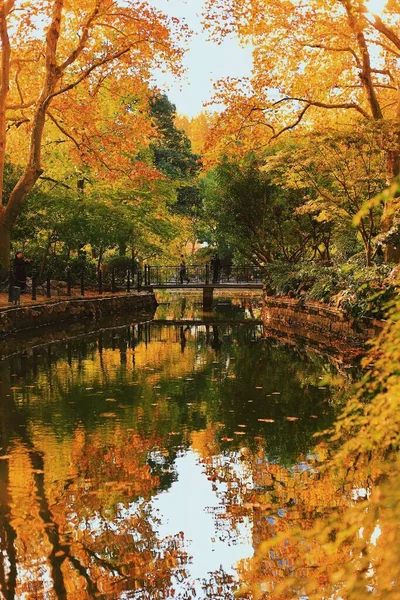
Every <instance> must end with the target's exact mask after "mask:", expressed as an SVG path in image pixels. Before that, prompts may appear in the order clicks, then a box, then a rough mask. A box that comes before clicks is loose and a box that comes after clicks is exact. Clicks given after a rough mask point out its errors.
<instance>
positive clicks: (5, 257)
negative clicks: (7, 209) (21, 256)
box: [0, 221, 11, 269]
mask: <svg viewBox="0 0 400 600" xmlns="http://www.w3.org/2000/svg"><path fill="white" fill-rule="evenodd" d="M10 249H11V232H10V230H9V229H8V228H7V227H6V226H5V225H4V223H2V222H1V221H0V265H1V266H2V267H3V268H5V269H8V268H9V266H10Z"/></svg>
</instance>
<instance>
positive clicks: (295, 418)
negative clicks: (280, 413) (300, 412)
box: [286, 417, 299, 421]
mask: <svg viewBox="0 0 400 600" xmlns="http://www.w3.org/2000/svg"><path fill="white" fill-rule="evenodd" d="M286 420H287V421H298V420H299V417H286Z"/></svg>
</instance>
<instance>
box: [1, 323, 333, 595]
mask: <svg viewBox="0 0 400 600" xmlns="http://www.w3.org/2000/svg"><path fill="white" fill-rule="evenodd" d="M0 365H1V367H0V394H1V400H2V403H1V408H0V432H1V443H0V446H1V451H0V452H1V455H0V543H1V552H0V587H1V594H2V596H3V597H4V598H5V599H6V600H9V599H11V598H16V599H23V598H29V599H30V598H46V599H47V598H49V599H53V598H54V599H58V600H64V599H65V600H70V599H74V600H81V599H82V600H83V599H87V598H105V599H107V600H108V599H114V598H115V599H125V598H140V599H144V600H145V599H147V598H148V599H157V598H173V597H175V598H192V597H195V595H196V597H197V598H213V599H218V598H233V594H234V590H235V589H237V587H238V573H239V572H238V571H237V570H235V568H234V565H233V564H227V561H226V560H225V561H224V559H223V553H224V548H225V549H226V548H227V547H228V546H232V547H234V546H237V548H239V550H238V552H237V553H236V555H237V558H241V557H244V556H250V555H251V554H252V553H253V551H254V549H256V548H257V545H258V543H259V541H261V540H263V539H265V538H268V537H271V536H272V535H275V532H276V531H277V530H281V529H282V528H284V527H290V522H291V521H292V520H293V521H294V520H302V522H304V525H305V527H308V525H309V523H311V522H312V521H313V519H314V518H315V515H316V514H317V513H321V511H322V510H324V506H325V507H326V505H327V494H328V495H329V499H330V502H331V505H332V506H334V505H337V504H338V503H340V502H341V501H345V499H340V498H339V499H338V496H337V495H335V489H334V485H333V483H332V482H329V481H327V480H326V479H325V480H323V481H322V480H320V479H319V478H318V461H320V460H322V459H323V457H322V456H321V455H320V456H318V457H316V456H314V455H310V454H309V452H310V449H311V448H312V446H313V443H314V442H313V437H312V436H313V434H314V432H315V431H317V430H318V429H322V428H324V427H326V426H327V425H329V424H330V423H331V422H332V420H333V418H334V415H335V402H336V395H337V394H336V391H335V389H329V387H328V389H325V390H321V389H318V388H321V385H320V383H321V379H320V378H321V377H324V376H325V375H327V374H329V373H331V372H332V368H331V366H330V363H329V361H328V360H327V359H325V358H323V357H318V356H316V355H306V354H303V355H300V354H299V353H297V352H296V351H295V350H293V349H289V348H286V347H284V346H282V345H280V344H279V343H276V342H274V341H272V340H263V339H262V333H261V331H260V329H259V327H257V326H247V325H246V326H236V325H235V324H234V323H232V324H231V325H226V324H224V325H218V324H214V325H210V326H205V325H204V326H203V325H201V326H198V327H195V326H191V325H185V328H184V329H182V327H181V328H180V327H179V326H177V327H174V326H167V325H165V326H158V325H154V324H153V325H152V324H147V325H142V326H130V327H125V328H119V329H115V330H113V331H103V332H101V333H98V334H93V335H90V336H87V337H85V338H82V339H80V340H79V339H78V340H75V341H70V342H65V343H60V344H55V345H54V346H49V347H48V348H46V349H44V348H39V349H38V350H33V351H32V353H31V356H23V355H19V356H15V357H13V358H11V359H9V360H6V361H3V362H1V363H0ZM293 415H294V416H295V417H296V418H298V421H296V422H290V421H288V420H287V418H286V417H287V416H293ZM311 415H314V416H315V417H317V418H315V419H313V418H310V417H311ZM267 421H269V422H267ZM189 454H190V456H191V457H192V459H193V460H194V461H195V463H196V465H197V467H196V468H197V469H198V473H197V475H196V477H199V479H198V480H196V481H198V483H196V484H195V485H194V487H192V488H191V487H190V483H189V484H185V478H183V477H182V472H181V471H180V469H181V467H180V465H181V464H182V461H181V459H182V458H184V457H188V456H189ZM299 457H300V458H299ZM180 478H181V479H180ZM201 478H202V481H203V483H204V482H206V483H207V485H208V488H207V489H208V492H207V493H209V494H212V496H211V495H210V498H213V500H211V499H210V500H209V499H208V496H207V497H206V498H203V505H204V504H205V505H204V506H203V507H202V510H203V512H204V511H206V512H207V511H208V513H209V515H211V521H212V523H213V528H214V530H213V534H212V535H213V538H210V544H211V547H212V549H215V550H216V552H215V557H214V558H213V563H212V564H213V565H214V566H213V567H212V568H208V566H207V569H208V571H203V572H202V573H201V568H200V567H199V568H200V571H199V573H200V575H199V576H198V577H197V578H196V577H193V572H194V570H195V567H196V568H197V565H201V563H202V558H204V557H202V556H201V549H200V545H199V542H198V541H197V542H196V540H193V539H192V540H191V539H189V538H188V535H187V532H186V531H185V529H181V528H179V526H178V524H179V518H180V517H181V516H182V514H181V513H180V512H179V510H178V508H176V509H175V514H174V515H173V514H172V512H171V513H170V514H165V512H163V511H161V510H156V508H157V505H158V508H160V506H161V505H162V503H163V502H164V504H165V502H167V495H168V494H169V495H170V502H171V503H172V504H173V503H175V505H176V507H178V506H179V505H178V504H176V501H177V498H178V496H177V489H178V486H179V485H180V486H181V488H180V494H181V496H180V502H182V503H183V504H182V506H184V503H185V501H187V503H190V502H192V503H193V505H196V502H195V498H196V494H198V495H199V496H201V493H202V491H201V490H202V489H206V488H205V487H204V488H203V487H202V485H203V484H201V483H200V480H201ZM193 481H194V479H193ZM182 486H183V487H182ZM185 486H186V487H185ZM322 496H323V500H322ZM200 504H201V502H200ZM196 506H197V505H196ZM171 510H172V509H171ZM279 511H283V512H281V513H280V512H279ZM193 514H194V515H195V513H193ZM196 518H198V520H199V523H202V522H203V521H201V517H200V516H199V515H198V516H197V517H196V516H194V517H193V519H194V520H196ZM168 520H170V522H172V521H173V522H174V523H175V522H176V523H177V527H176V528H175V530H174V528H173V527H172V525H171V531H168V527H167V526H166V523H167V522H168ZM193 531H194V532H195V534H196V530H193ZM163 532H164V533H165V535H164V534H163ZM246 536H247V538H248V539H247V538H246ZM244 538H246V540H247V541H246V543H244V541H243V540H244ZM196 544H197V545H196ZM246 544H247V545H248V550H247V551H246V550H245V546H246ZM292 550H293V551H294V549H291V551H292ZM246 552H247V554H246ZM288 552H289V551H288V550H285V551H283V553H282V556H281V557H280V558H279V560H278V559H276V558H272V559H271V564H270V565H269V566H268V568H269V569H270V570H271V578H272V580H273V579H274V572H275V571H274V570H276V569H278V570H279V572H281V571H282V570H283V571H285V569H286V566H285V565H289V558H288V556H287V554H288ZM225 553H226V556H228V553H227V552H226V551H225ZM229 556H230V555H229ZM210 564H211V563H210ZM207 565H208V562H207ZM203 567H204V565H203ZM243 577H244V578H246V575H243Z"/></svg>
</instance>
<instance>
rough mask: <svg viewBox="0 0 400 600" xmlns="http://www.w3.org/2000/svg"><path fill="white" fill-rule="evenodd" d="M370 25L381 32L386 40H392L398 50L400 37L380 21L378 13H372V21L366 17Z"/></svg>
mask: <svg viewBox="0 0 400 600" xmlns="http://www.w3.org/2000/svg"><path fill="white" fill-rule="evenodd" d="M367 20H368V22H369V23H371V25H373V26H374V27H375V29H377V30H378V31H379V32H380V33H382V34H383V35H384V36H385V37H386V38H387V39H388V40H390V41H391V42H392V44H394V45H395V46H396V48H398V49H399V50H400V38H399V36H398V35H396V34H395V32H394V31H393V30H392V29H390V28H389V27H388V26H387V25H385V23H384V22H383V21H382V19H381V18H380V17H378V15H374V21H370V20H369V19H367Z"/></svg>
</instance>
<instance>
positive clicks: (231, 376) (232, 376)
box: [226, 375, 236, 379]
mask: <svg viewBox="0 0 400 600" xmlns="http://www.w3.org/2000/svg"><path fill="white" fill-rule="evenodd" d="M226 378H227V379H236V375H227V376H226Z"/></svg>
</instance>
